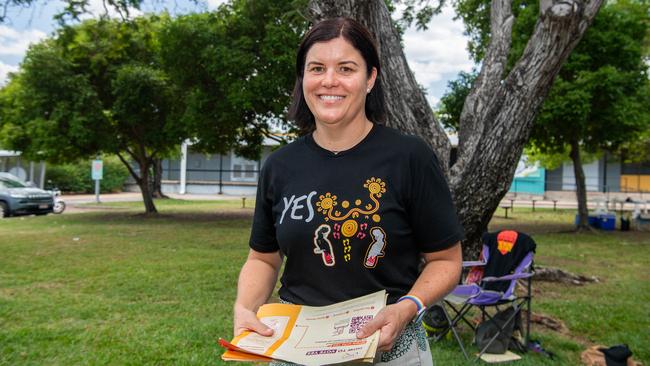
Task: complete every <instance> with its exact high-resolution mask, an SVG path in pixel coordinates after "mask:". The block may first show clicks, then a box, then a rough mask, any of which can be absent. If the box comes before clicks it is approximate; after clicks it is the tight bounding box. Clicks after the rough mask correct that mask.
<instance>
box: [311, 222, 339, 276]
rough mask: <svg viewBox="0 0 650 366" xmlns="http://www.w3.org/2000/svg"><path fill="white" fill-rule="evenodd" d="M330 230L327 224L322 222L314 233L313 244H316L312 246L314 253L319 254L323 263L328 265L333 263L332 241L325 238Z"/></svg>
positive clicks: (330, 265)
mask: <svg viewBox="0 0 650 366" xmlns="http://www.w3.org/2000/svg"><path fill="white" fill-rule="evenodd" d="M331 230H332V229H330V227H329V226H328V225H326V224H323V225H321V226H319V227H318V229H316V232H315V233H314V245H315V246H316V248H314V254H320V255H321V256H322V258H323V263H325V265H326V266H328V267H332V266H334V264H335V260H334V251H333V250H332V242H330V240H329V239H328V238H327V236H328V235H329V234H330V231H331Z"/></svg>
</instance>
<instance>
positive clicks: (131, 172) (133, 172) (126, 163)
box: [116, 153, 142, 185]
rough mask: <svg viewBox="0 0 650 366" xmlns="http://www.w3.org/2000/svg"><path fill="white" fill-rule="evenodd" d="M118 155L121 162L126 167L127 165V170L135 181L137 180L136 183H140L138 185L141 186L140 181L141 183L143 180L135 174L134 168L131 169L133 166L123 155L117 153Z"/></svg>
mask: <svg viewBox="0 0 650 366" xmlns="http://www.w3.org/2000/svg"><path fill="white" fill-rule="evenodd" d="M116 155H117V157H118V158H119V159H120V161H121V162H122V163H123V164H124V165H126V168H127V169H128V170H129V173H130V174H131V176H132V177H133V179H135V181H136V183H138V185H139V184H140V181H141V180H142V179H141V178H140V176H139V175H138V174H136V173H135V171H134V170H133V168H132V167H131V164H129V162H128V161H126V159H125V158H124V157H123V156H122V154H120V153H117V154H116Z"/></svg>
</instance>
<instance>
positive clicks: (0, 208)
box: [0, 201, 9, 219]
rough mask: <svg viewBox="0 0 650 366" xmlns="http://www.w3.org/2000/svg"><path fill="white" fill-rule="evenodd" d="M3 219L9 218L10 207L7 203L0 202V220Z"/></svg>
mask: <svg viewBox="0 0 650 366" xmlns="http://www.w3.org/2000/svg"><path fill="white" fill-rule="evenodd" d="M3 217H9V207H8V206H7V204H6V203H4V202H2V201H0V219H1V218H3Z"/></svg>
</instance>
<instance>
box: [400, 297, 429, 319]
mask: <svg viewBox="0 0 650 366" xmlns="http://www.w3.org/2000/svg"><path fill="white" fill-rule="evenodd" d="M403 300H411V301H413V302H414V303H415V306H417V314H416V316H415V319H413V321H415V322H419V321H420V320H421V319H422V316H423V315H424V311H425V310H426V309H427V307H426V305H424V302H422V300H420V298H419V297H417V296H415V295H404V296H402V297H400V298H399V299H397V302H400V301H403Z"/></svg>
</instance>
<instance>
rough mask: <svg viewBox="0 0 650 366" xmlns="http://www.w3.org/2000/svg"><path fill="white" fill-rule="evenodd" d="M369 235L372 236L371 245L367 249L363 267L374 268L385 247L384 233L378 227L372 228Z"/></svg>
mask: <svg viewBox="0 0 650 366" xmlns="http://www.w3.org/2000/svg"><path fill="white" fill-rule="evenodd" d="M370 235H372V243H370V246H369V247H368V252H367V253H366V260H365V262H364V263H363V265H364V266H365V267H366V268H375V266H377V262H379V258H381V257H383V256H384V254H385V253H384V248H385V247H386V233H385V232H384V230H382V228H380V227H373V228H372V229H370Z"/></svg>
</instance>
